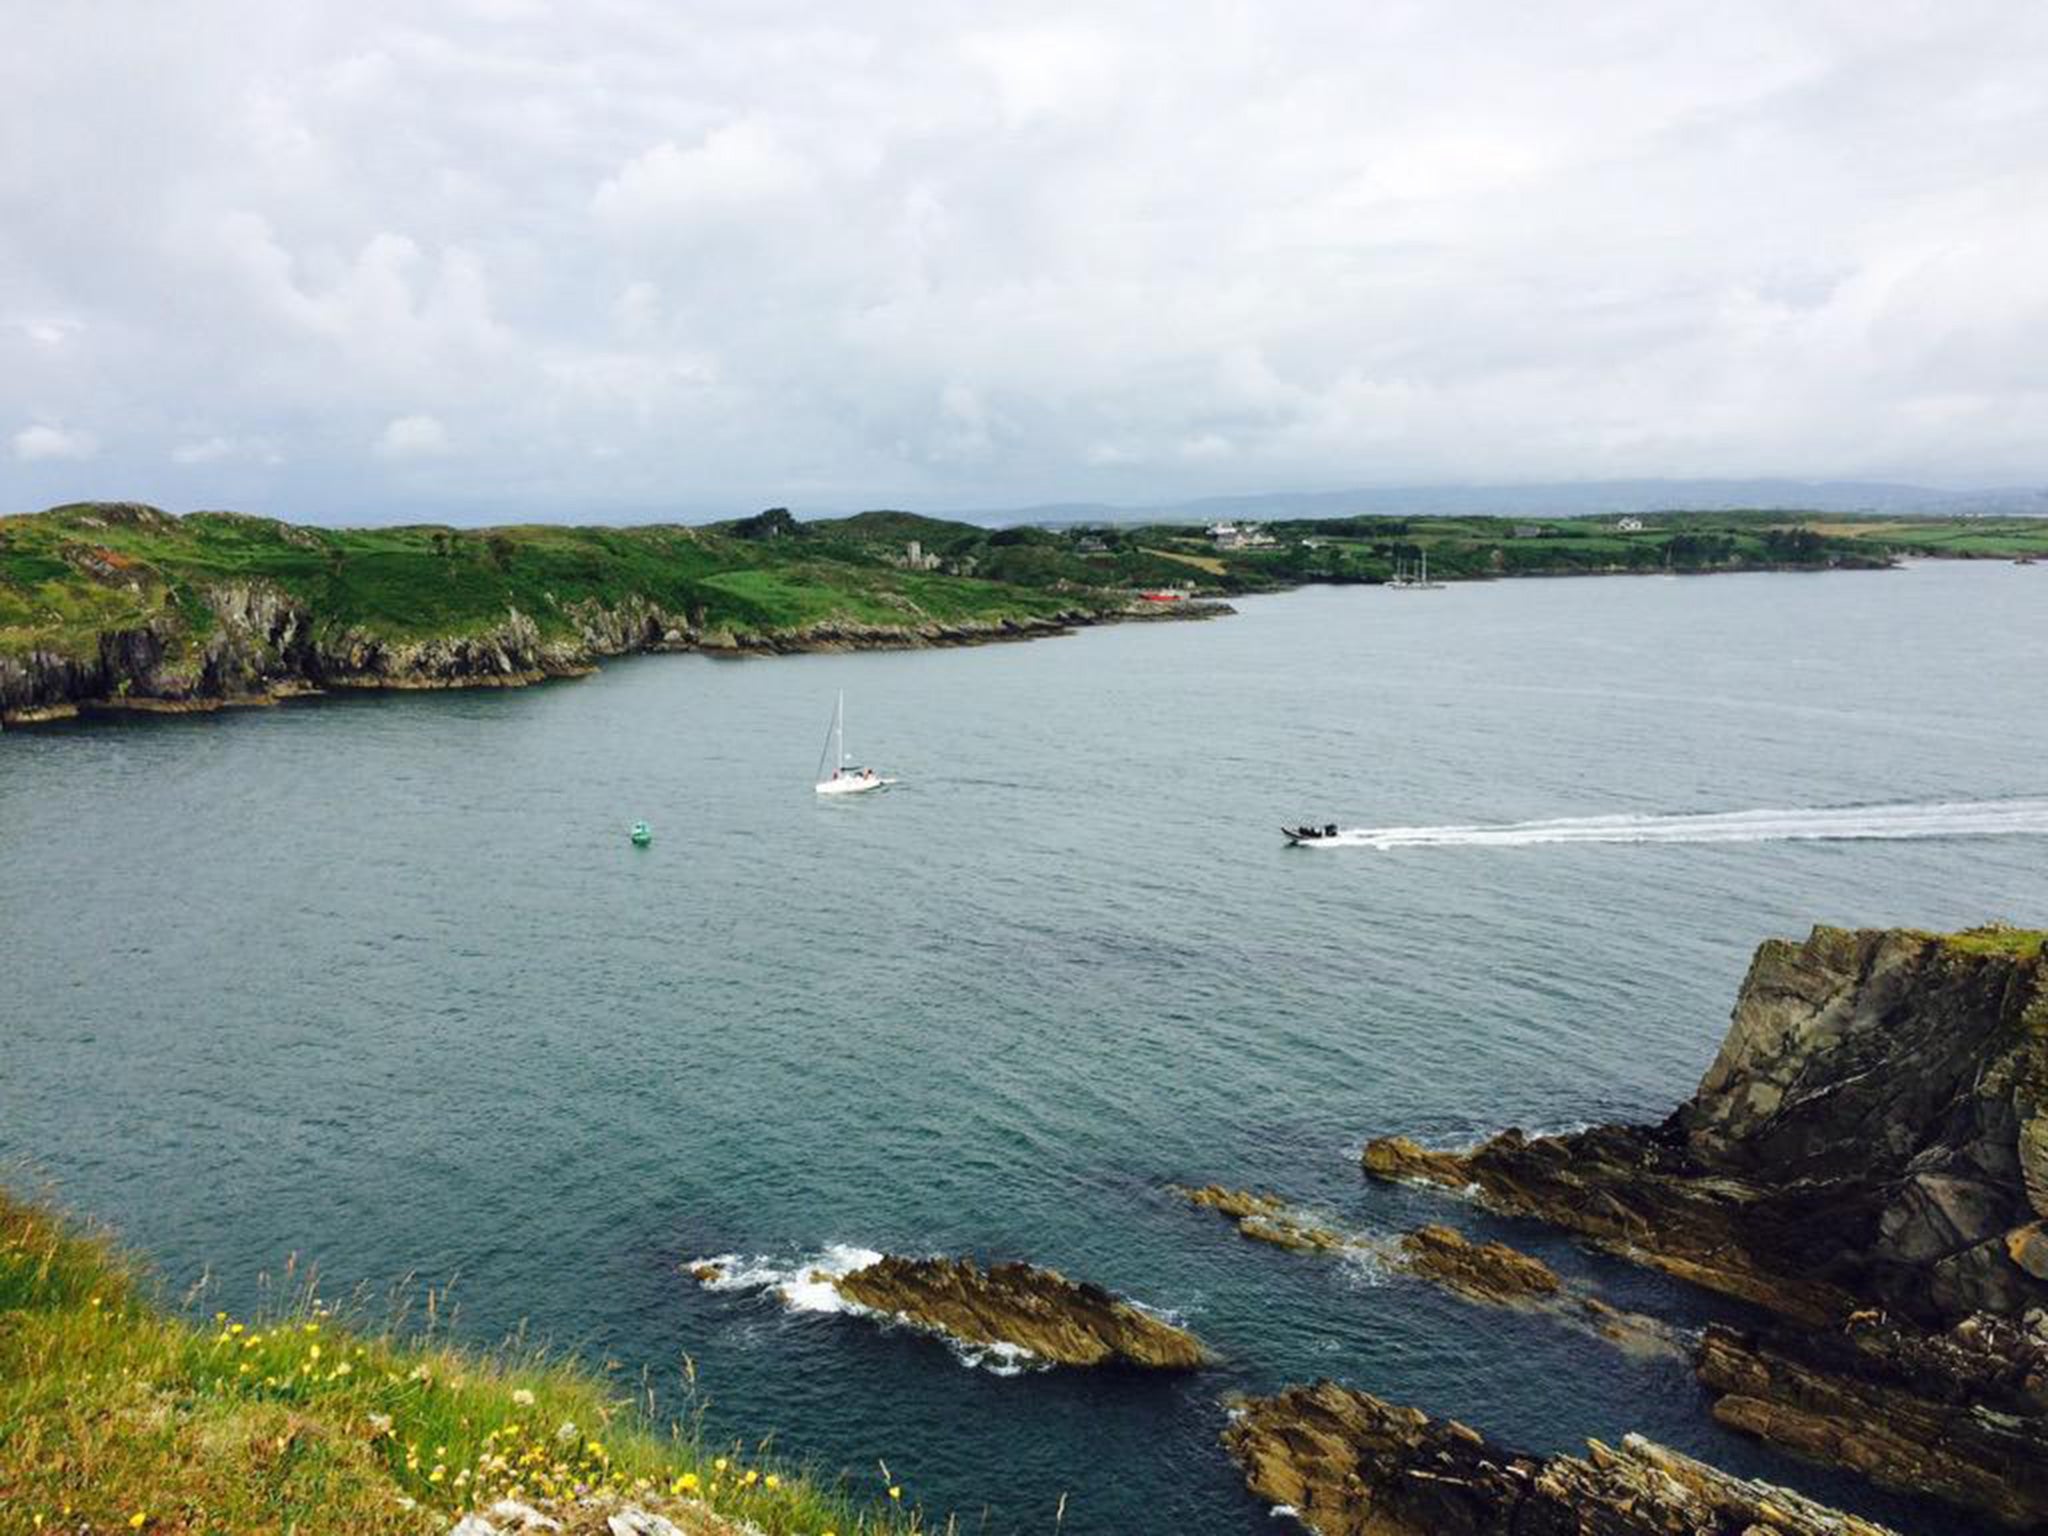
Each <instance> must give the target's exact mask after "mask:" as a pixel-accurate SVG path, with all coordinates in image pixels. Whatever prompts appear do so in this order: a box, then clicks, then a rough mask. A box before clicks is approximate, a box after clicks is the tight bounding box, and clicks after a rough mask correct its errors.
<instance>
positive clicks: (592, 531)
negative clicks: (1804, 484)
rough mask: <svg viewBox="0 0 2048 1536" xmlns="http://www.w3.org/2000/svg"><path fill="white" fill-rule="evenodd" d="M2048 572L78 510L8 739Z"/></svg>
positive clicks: (2, 609)
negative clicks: (714, 674) (1390, 612)
mask: <svg viewBox="0 0 2048 1536" xmlns="http://www.w3.org/2000/svg"><path fill="white" fill-rule="evenodd" d="M1906 556H1923V557H1930V558H1948V559H1955V558H1963V559H1970V558H1993V559H2031V558H2034V557H2036V556H2042V557H2048V520H2040V519H2027V518H1935V519H1926V520H1919V521H1905V520H1901V519H1898V518H1885V517H1878V516H1870V517H1856V516H1850V515H1845V514H1816V513H1805V512H1796V511H1775V510H1765V511H1754V512H1739V513H1693V512H1672V513H1663V514H1652V515H1648V516H1624V517H1621V518H1609V517H1599V518H1568V519H1534V520H1532V519H1521V520H1517V519H1509V518H1490V517H1480V518H1471V517H1467V518H1436V517H1431V518H1424V517H1412V518H1411V517H1390V516H1377V515H1374V516H1354V517H1337V518H1322V519H1316V520H1312V521H1291V522H1275V523H1270V524H1256V523H1233V522H1223V523H1215V524H1211V525H1208V526H1204V527H1193V526H1186V525H1172V524H1168V525H1156V526H1130V525H1117V526H1106V525H1105V526H1089V525H1070V526H1063V527H1060V528H1044V527H1030V526H1025V527H1013V528H996V529H991V528H985V527H981V526H978V525H975V524H969V523H958V522H949V521H945V520H942V519H937V518H928V517H921V516H917V515H914V514H910V513H901V512H869V513H862V514H860V515H859V516H856V517H851V518H843V519H836V520H830V521H823V522H799V521H798V520H796V519H795V518H794V517H792V516H791V515H790V514H789V513H788V512H787V511H785V510H783V509H780V508H776V509H771V510H770V511H768V512H763V513H760V514H758V515H756V516H754V517H749V518H745V519H740V520H737V521H733V522H727V523H715V524H709V525H704V526H701V527H684V526H680V525H674V524H656V525H649V526H645V527H632V528H605V527H566V526H551V525H525V526H519V527H508V528H483V529H456V528H448V527H440V526H431V525H427V526H413V527H402V528H371V529H326V528H315V527H308V526H302V525H296V524H291V523H285V522H279V521H276V520H274V519H268V518H260V517H249V516H244V515H241V514H236V513H219V512H202V513H191V514H187V515H184V516H178V515H174V514H171V513H167V512H163V511H160V510H158V509H156V508H154V507H148V506H143V505H139V504H135V503H80V504H76V505H72V506H66V507H58V508H52V509H50V510H49V511H46V512H39V513H28V514H21V515H16V516H11V517H4V518H0V727H18V726H27V725H34V724H39V723H43V722H47V721H52V720H62V719H73V718H78V717H81V716H86V717H90V716H95V715H110V714H120V713H175V714H190V713H211V712H214V711H217V710H222V709H233V708H245V707H260V706H267V705H272V704H276V703H279V702H281V701H284V700H287V699H293V698H303V697H307V696H310V695H315V694H320V693H325V692H329V691H333V690H360V689H388V690H395V691H415V690H429V689H447V688H508V687H525V686H528V685H531V684H534V683H538V682H543V681H548V680H551V679H556V678H569V677H578V676H583V675H586V674H588V673H589V672H591V671H592V670H594V669H595V667H596V666H597V665H598V664H599V662H601V661H602V660H604V659H605V658H608V657H613V656H622V655H629V654H635V653H644V652H697V653H702V654H707V655H721V656H746V655H761V654H789V653H796V652H805V651H848V650H873V649H917V648H928V647H939V646H961V645H983V644H991V643H998V642H1003V641H1011V640H1027V639H1036V638H1042V637H1045V636H1050V635H1059V634H1066V633H1070V632H1072V631H1073V630H1076V629H1079V628H1083V627H1086V626H1091V625H1096V624H1108V623H1126V622H1136V621H1157V620H1184V619H1201V618H1210V617H1216V616H1219V615H1222V614H1227V613H1229V612H1230V611H1231V610H1230V608H1229V606H1228V603H1227V601H1225V600H1226V599H1228V598H1230V597H1232V596H1236V595H1240V594H1248V593H1258V592H1276V591H1285V590H1289V589H1292V588H1296V587H1301V586H1307V585H1313V584H1340V585H1388V584H1393V585H1399V584H1401V581H1402V578H1403V575H1404V573H1407V574H1409V575H1411V576H1412V573H1413V572H1414V571H1415V569H1416V567H1417V565H1418V563H1426V569H1427V571H1428V574H1429V576H1430V577H1431V579H1432V580H1436V581H1444V582H1466V581H1475V580H1497V579H1504V578H1509V577H1525V576H1571V575H1707V574H1718V573H1727V572H1737V571H1821V570H1845V569H1867V570H1876V569H1888V568H1890V567H1892V566H1893V565H1895V564H1896V563H1897V562H1898V560H1899V559H1900V558H1902V557H1906Z"/></svg>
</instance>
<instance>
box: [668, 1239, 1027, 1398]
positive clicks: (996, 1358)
mask: <svg viewBox="0 0 2048 1536" xmlns="http://www.w3.org/2000/svg"><path fill="white" fill-rule="evenodd" d="M882 1257H883V1256H882V1255H881V1254H880V1253H878V1252H876V1251H875V1250H874V1249H872V1248H858V1247H855V1246H853V1245H852V1244H850V1243H833V1244H831V1245H830V1246H829V1247H827V1248H826V1249H825V1250H824V1252H822V1253H820V1254H815V1255H813V1256H811V1257H809V1258H802V1259H798V1260H797V1261H796V1262H795V1263H790V1262H788V1261H786V1260H778V1259H772V1258H767V1257H763V1256H760V1255H747V1254H738V1253H721V1254H716V1255H713V1256H712V1257H711V1258H708V1259H692V1260H691V1261H690V1262H689V1263H687V1264H685V1265H684V1266H683V1268H684V1270H685V1271H687V1272H688V1273H691V1274H694V1275H696V1276H697V1283H698V1284H699V1285H701V1286H703V1287H704V1289H705V1290H707V1291H734V1292H745V1291H758V1292H762V1293H764V1294H767V1295H770V1296H773V1297H775V1299H776V1300H778V1301H780V1302H781V1303H782V1304H783V1305H784V1306H785V1307H787V1308H788V1309H789V1310H790V1311H792V1312H824V1313H832V1312H836V1313H843V1314H845V1315H846V1316H848V1317H867V1318H873V1319H875V1320H877V1321H879V1322H884V1323H893V1324H896V1325H898V1326H900V1327H904V1328H908V1329H911V1330H912V1331H913V1332H917V1333H923V1334H929V1335H930V1336H931V1337H933V1338H935V1339H938V1340H939V1341H940V1342H941V1343H943V1344H944V1345H945V1346H946V1348H947V1349H948V1350H949V1351H950V1352H951V1353H952V1355H953V1358H954V1359H956V1360H958V1361H959V1362H960V1363H961V1364H962V1365H965V1366H969V1367H972V1368H973V1369H976V1370H983V1371H987V1372H988V1373H989V1374H990V1375H992V1376H1021V1375H1023V1374H1024V1373H1025V1372H1026V1371H1038V1370H1048V1369H1050V1368H1051V1365H1052V1362H1051V1361H1049V1360H1045V1359H1042V1358H1040V1357H1039V1356H1038V1355H1035V1354H1033V1353H1032V1352H1031V1351H1030V1350H1028V1349H1026V1348H1024V1346H1023V1345H1021V1344H1011V1343H1007V1342H1004V1341H1001V1340H998V1341H997V1342H996V1343H993V1344H983V1343H979V1342H976V1341H972V1340H968V1339H961V1338H955V1337H954V1336H953V1335H952V1334H950V1333H947V1332H945V1331H944V1330H943V1329H938V1328H932V1327H930V1326H928V1325H926V1324H925V1323H923V1322H920V1321H919V1320H918V1319H917V1318H914V1317H906V1316H905V1315H903V1314H902V1313H900V1312H885V1311H882V1310H880V1309H879V1308H876V1307H867V1306H862V1305H861V1304H860V1303H859V1302H857V1301H852V1300H849V1299H848V1298H847V1297H846V1296H845V1295H844V1294H843V1293H842V1292H841V1291H840V1289H839V1287H838V1285H837V1284H835V1282H836V1281H837V1280H839V1279H840V1278H841V1277H842V1276H845V1275H850V1274H853V1273H854V1272H855V1271H857V1270H863V1269H866V1268H867V1267H868V1266H869V1265H871V1264H879V1263H881V1262H882Z"/></svg>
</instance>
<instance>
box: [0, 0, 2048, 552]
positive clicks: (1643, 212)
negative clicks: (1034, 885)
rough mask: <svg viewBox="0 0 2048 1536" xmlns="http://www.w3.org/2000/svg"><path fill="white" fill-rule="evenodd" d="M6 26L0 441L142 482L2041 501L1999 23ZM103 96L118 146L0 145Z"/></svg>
mask: <svg viewBox="0 0 2048 1536" xmlns="http://www.w3.org/2000/svg"><path fill="white" fill-rule="evenodd" d="M43 10H44V13H46V14H41V15H40V16H39V19H38V21H37V22H36V24H35V26H34V28H33V29H32V31H31V33H30V35H29V36H28V38H27V42H26V44H25V46H24V47H22V48H19V49H16V50H15V51H14V52H13V53H12V54H10V55H5V56H0V85H4V86H5V87H6V88H5V89H0V221H4V224H0V227H6V228H35V229H37V230H38V231H39V235H38V238H37V239H36V240H35V241H33V242H21V241H16V242H13V243H11V244H6V245H5V246H4V248H0V291H4V292H5V293H6V294H7V295H8V301H7V303H8V314H7V316H6V317H5V318H4V320H0V421H13V422H17V423H27V422H37V423H46V424H48V423H57V422H75V421H92V422H95V423H101V422H110V421H119V422H121V423H122V428H121V435H120V441H119V442H118V443H110V444H109V445H108V446H107V447H106V449H105V451H104V453H102V455H101V456H100V462H101V463H102V464H103V465H105V466H106V468H107V469H108V470H109V472H110V474H112V475H114V476H117V477H118V478H119V479H120V480H121V482H122V483H124V484H132V485H134V486H135V487H136V488H137V492H138V494H143V493H146V492H147V487H148V485H149V484H150V477H151V476H152V475H163V474H165V473H166V471H167V469H168V466H170V465H172V464H184V465H187V466H191V467H193V468H195V469H196V468H199V467H201V466H212V467H213V468H214V469H215V470H218V471H220V472H221V474H222V475H223V476H224V477H225V476H226V475H227V472H228V471H230V470H232V471H233V474H234V476H235V479H234V485H235V489H236V494H238V495H241V494H246V495H249V496H251V497H259V496H260V497H262V498H265V500H264V502H263V504H262V505H261V506H259V507H258V510H274V511H278V512H282V513H287V514H292V513H311V514H319V513H327V514H342V513H345V514H346V515H348V516H351V517H364V516H372V517H374V516H377V515H380V514H381V513H383V512H384V511H386V510H389V511H390V512H391V513H393V514H394V515H397V514H401V513H402V514H403V515H407V516H416V515H420V514H421V513H423V512H424V511H426V510H428V509H427V508H426V507H425V506H424V505H423V504H422V502H421V501H420V499H419V498H420V496H421V494H423V490H422V488H421V487H419V486H415V485H407V486H406V487H405V490H406V500H405V504H404V505H403V506H400V505H398V504H397V498H398V492H397V490H396V488H395V482H394V489H392V490H390V491H388V492H386V493H384V494H388V495H390V496H391V497H392V498H393V500H392V503H391V505H390V506H389V507H388V508H386V507H384V506H380V505H379V504H377V503H376V501H375V498H376V496H377V495H378V494H379V492H378V490H377V489H375V488H374V487H373V488H371V489H370V490H368V491H365V490H364V489H363V488H362V487H361V486H360V485H359V484H356V483H354V482H352V480H351V477H350V473H349V471H350V470H351V469H352V468H354V467H355V466H357V465H358V464H359V462H360V460H361V458H362V454H363V447H364V443H365V439H368V440H369V441H370V443H371V446H372V448H373V451H374V452H375V453H376V454H378V455H379V456H381V457H384V458H386V459H391V460H393V461H394V462H396V461H398V460H401V459H405V458H408V457H411V458H414V459H418V458H422V457H428V456H432V457H433V458H435V460H436V470H435V475H434V485H433V487H432V488H431V489H432V492H433V494H436V495H442V496H446V497H456V496H461V495H468V496H471V497H474V498H475V499H476V500H477V501H479V502H489V503H491V504H492V506H493V514H494V515H502V514H503V512H504V511H505V510H506V509H508V508H521V507H526V508H530V509H531V511H532V513H533V515H537V516H545V515H550V514H554V513H567V512H571V511H573V512H575V513H577V514H579V515H591V516H598V515H603V514H604V513H605V511H606V509H607V507H608V506H616V507H628V506H630V507H635V508H638V507H645V506H650V505H655V504H659V505H662V506H664V507H667V508H671V509H676V510H688V511H691V512H703V513H721V512H726V511H730V510H732V509H733V508H735V507H739V508H745V507H749V506H755V505H765V504H768V503H769V502H771V501H776V500H790V501H794V502H798V503H799V504H809V505H817V504H820V503H823V504H827V505H836V506H846V505H859V504H870V505H872V504H891V503H893V504H899V505H900V504H909V505H923V506H934V507H958V506H972V505H1005V504H1008V505H1016V504H1020V503H1025V502H1035V501H1049V500H1064V499H1087V498H1092V497H1097V496H1101V497H1108V498H1114V499H1151V498H1167V497H1173V496H1183V495H1199V494H1204V493H1212V492H1230V491H1238V490H1256V489H1270V488H1284V487H1290V486H1301V485H1323V486H1327V485H1341V484H1345V483H1367V482H1382V483H1384V482H1387V481H1414V480H1445V479H1457V480H1491V481H1499V480H1506V479H1537V478H1579V477H1587V476H1597V475H1602V474H1611V475H1630V476H1636V475H1657V474H1674V475H1676V474H1688V475H1689V474H1716V473H1718V474H1731V475H1751V474H1767V473H1786V474H1795V475H1814V476H1820V475H1844V476H1857V477H1873V476H1875V477H1891V478H1918V479H1928V480H1935V481H1943V480H1948V481H1955V482H1962V483H1970V482H1976V483H1984V482H1992V481H2001V480H2010V481H2030V480H2031V481H2043V480H2048V385H2044V384H2043V383H2041V382H2040V379H2041V373H2040V369H2039V366H2038V361H2037V360H2038V359H2039V358H2040V357H2041V356H2043V355H2044V354H2048V264H2043V263H2042V262H2040V261H2039V260H2038V259H2037V258H2036V257H2035V253H2036V252H2038V251H2039V250H2041V249H2043V248H2044V247H2048V213H2044V212H2043V211H2042V210H2044V209H2048V158H2044V157H2043V155H2042V154H2041V152H2040V149H2039V146H2040V145H2041V144H2043V143H2048V98H2044V96H2043V93H2042V92H2041V90H2040V88H2039V81H2040V80H2041V79H2043V78H2048V8H2042V7H2029V6H2014V5H2011V4H2009V3H2000V0H1898V3H1896V4H1889V5H1885V6H1881V7H1869V6H1862V7H1856V6H1851V5H1848V4H1846V3H1844V0H1822V3H1820V4H1816V5H1811V6H1784V5H1779V4H1772V3H1770V0H1730V3H1728V4H1725V5H1719V6H1713V7H1704V8H1703V7H1699V6H1697V5H1692V4H1687V3H1684V0H1638V3H1632V4H1630V5H1626V6H1614V5H1612V4H1607V3H1602V0H1557V3H1556V4H1554V5H1550V6H1545V7H1543V8H1542V11H1541V15H1540V16H1539V15H1537V14H1535V12H1533V11H1532V10H1531V9H1530V8H1529V7H1527V6H1525V5H1521V4H1516V3H1512V0H1470V3H1468V4H1464V5H1459V6H1427V5H1412V4H1402V5H1389V6H1367V7H1360V6H1357V5H1355V4H1351V3H1348V0H1299V3H1297V4H1293V5H1289V6H1286V7H1284V8H1281V9H1279V10H1274V9H1273V8H1270V7H1268V8H1258V7H1209V8H1201V7H1197V8H1192V9H1191V8H1189V7H1187V6H1185V5H1179V6H1176V5H1172V4H1169V3H1168V0H1108V3H1105V4H1101V5H1096V6H1091V7H1088V8H1086V9H1085V10H1083V9H1080V8H1075V7H1067V6H1062V5H1060V4H1057V3H1056V4H1054V5H1052V6H1049V7H1048V6H1047V5H1045V4H1043V3H1032V4H1026V3H1024V0H990V3H988V4H986V5H983V6H979V7H976V8H974V11H973V14H972V15H971V17H969V16H963V15H962V14H961V13H959V12H957V11H948V10H947V9H945V8H943V7H938V8H934V7H929V6H925V5H918V4H912V3H910V0H877V3H876V4H874V5H872V6H867V7H862V8H859V9H858V10H846V11H840V12H832V13H821V12H820V10H819V9H818V8H817V7H816V6H815V5H812V4H808V3H804V0H760V3H759V4H757V5H750V6H742V7H711V8H708V9H707V8H702V7H691V8H686V11H687V13H686V11H685V10H678V9H677V8H675V7H672V6H668V5H664V4H661V3H659V0H613V3H611V4H608V5H607V6H606V7H604V8H603V9H602V11H601V12H599V13H596V14H595V15H593V16H582V17H578V18H576V19H574V20H573V21H572V20H570V19H568V18H565V17H562V16H560V15H559V13H558V12H557V11H556V10H555V9H553V8H550V7H548V6H545V5H541V4H529V3H525V0H463V3H459V4H453V5H449V6H444V7H439V8H428V9H424V10H423V9H422V8H419V7H417V6H412V5H407V4H404V3H403V0H358V3H354V4H350V5H342V4H340V3H339V0H308V3H307V4H305V5H301V6H292V7H273V8H271V10H270V11H268V12H264V11H251V10H250V9H249V8H248V7H246V6H241V5H236V4H233V3H232V0H190V3H189V4H187V5H182V6H179V7H176V8H175V9H173V8H166V7H146V6H135V7H131V8H129V9H128V10H126V11H124V13H123V16H124V19H123V24H122V25H121V26H120V27H107V26H104V25H98V24H95V21H94V18H93V17H91V16H87V15H85V14H84V13H82V12H79V11H78V9H77V8H75V7H73V8H65V7H45V8H43ZM821 16H822V17H823V18H824V19H821ZM166 66H175V67H166ZM110 87H111V88H112V89H115V90H117V91H118V93H119V96H120V99H121V101H122V104H123V106H122V110H123V117H124V122H126V123H128V124H129V125H130V132H129V133H128V135H127V136H126V141H127V142H130V143H132V142H137V141H146V142H148V143H149V144H150V145H151V154H150V156H149V157H148V162H147V167H146V168H145V166H144V164H143V163H142V162H140V161H138V160H136V159H135V158H134V157H133V156H127V155H123V154H121V153H120V152H119V146H118V144H117V143H115V142H113V141H109V140H106V139H105V138H99V139H95V138H93V137H90V136H78V135H72V136H64V135H58V136H55V137H53V136H51V135H50V134H48V133H47V132H46V131H44V130H45V129H46V127H47V124H48V123H49V122H51V121H58V120H62V115H63V113H64V112H65V111H67V110H69V107H70V104H71V103H73V102H75V101H76V100H78V99H80V98H82V97H83V96H86V95H88V94H90V93H92V92H94V91H104V90H106V89H109V88H110ZM392 402H428V403H430V405H431V409H432V412H433V414H432V417H431V418H424V417H423V418H421V421H422V422H426V421H429V420H430V421H431V425H413V426H401V425H399V424H387V423H389V419H390V417H391V415H392V413H393V405H392ZM400 420H401V422H404V421H406V420H407V418H403V417H401V419H400ZM219 424H231V425H228V426H224V425H219ZM47 430H48V431H49V432H51V433H56V434H59V438H61V439H62V440H63V441H64V442H66V443H69V442H70V441H71V435H70V434H66V433H65V432H64V429H63V428H61V427H57V426H54V425H51V426H48V427H47ZM216 432H218V433H219V436H218V439H217V440H216V438H215V436H214V434H215V433H216ZM57 440H58V439H54V438H53V439H45V438H42V437H38V438H36V439H34V440H33V441H32V443H31V445H30V449H29V451H30V452H38V451H40V452H44V453H45V454H47V453H48V452H49V450H50V448H51V446H52V445H53V444H54V443H55V442H56V441H57ZM593 447H601V448H602V449H603V454H602V456H593V452H592V450H593ZM5 448H6V444H5V443H4V442H0V452H4V451H5ZM14 448H15V453H16V455H17V457H19V456H20V455H21V453H22V451H23V450H22V445H21V443H20V441H19V440H18V439H17V440H16V441H15V444H14ZM366 497H367V498H368V499H367V500H366V499H365V498H366ZM449 510H450V511H452V512H454V513H455V514H456V515H459V508H450V509H449Z"/></svg>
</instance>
